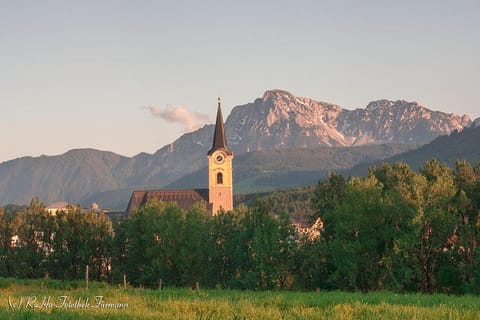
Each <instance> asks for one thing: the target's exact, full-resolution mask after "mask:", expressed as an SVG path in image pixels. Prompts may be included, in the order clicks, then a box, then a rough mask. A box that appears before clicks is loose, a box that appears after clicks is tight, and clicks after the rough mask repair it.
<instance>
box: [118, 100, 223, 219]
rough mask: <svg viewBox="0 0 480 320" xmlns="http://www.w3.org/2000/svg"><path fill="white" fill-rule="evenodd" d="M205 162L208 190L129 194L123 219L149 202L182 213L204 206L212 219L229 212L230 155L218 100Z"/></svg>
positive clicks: (149, 191)
mask: <svg viewBox="0 0 480 320" xmlns="http://www.w3.org/2000/svg"><path fill="white" fill-rule="evenodd" d="M207 159H208V189H182V190H138V191H133V193H132V196H131V197H130V201H129V203H128V206H127V210H126V215H127V217H128V216H130V215H131V214H132V213H133V212H135V210H137V209H138V208H139V207H141V206H143V205H145V204H146V203H147V202H148V201H149V200H152V199H154V200H158V201H165V202H175V203H176V204H177V205H178V206H179V207H180V208H182V209H185V210H188V209H190V208H191V207H192V206H193V205H194V204H195V203H197V202H200V203H204V204H205V207H206V208H207V210H208V211H210V212H211V213H212V215H216V214H217V213H218V212H219V211H220V210H225V211H230V210H232V209H233V169H232V161H233V152H232V151H231V150H230V149H229V148H228V145H227V137H226V134H225V128H224V125H223V116H222V108H221V100H220V98H218V110H217V120H216V123H215V133H214V135H213V144H212V148H211V149H210V150H209V151H208V152H207Z"/></svg>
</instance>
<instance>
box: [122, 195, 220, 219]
mask: <svg viewBox="0 0 480 320" xmlns="http://www.w3.org/2000/svg"><path fill="white" fill-rule="evenodd" d="M208 198H209V195H208V189H184V190H137V191H133V193H132V196H131V198H130V202H129V203H128V206H127V211H126V214H127V216H130V215H131V214H132V213H133V212H134V211H135V210H137V209H138V208H140V207H141V206H143V205H145V204H146V203H147V202H148V201H149V200H151V199H155V200H158V201H165V202H175V203H176V204H177V205H178V206H179V207H180V208H182V209H185V210H188V209H190V208H192V207H193V205H194V204H195V203H197V202H203V203H205V206H206V208H207V210H211V208H210V207H211V204H210V203H209V201H208Z"/></svg>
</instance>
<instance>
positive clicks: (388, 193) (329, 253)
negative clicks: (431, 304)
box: [0, 160, 480, 293]
mask: <svg viewBox="0 0 480 320" xmlns="http://www.w3.org/2000/svg"><path fill="white" fill-rule="evenodd" d="M282 198H285V199H288V198H289V197H288V196H282ZM279 199H281V198H279V197H272V198H270V199H268V198H267V199H262V200H261V201H258V202H256V203H254V204H252V205H249V206H245V205H239V206H237V207H236V208H235V209H234V210H233V211H232V212H221V213H220V214H218V215H216V216H211V214H210V213H209V212H207V211H206V210H205V208H204V207H203V206H201V205H198V206H195V207H193V208H191V209H190V210H187V211H185V210H183V209H181V208H179V207H178V206H176V205H175V204H174V203H164V202H155V201H152V202H149V203H147V204H146V205H145V206H143V207H141V208H139V209H138V210H137V211H136V212H135V213H134V214H133V215H132V216H131V217H130V218H129V219H125V220H113V221H111V220H110V219H108V218H106V217H105V216H104V215H103V214H102V213H96V212H84V211H82V210H80V209H79V208H72V210H69V211H68V212H58V213H57V214H56V215H50V214H48V213H46V211H45V207H44V206H43V205H42V204H41V203H39V202H38V201H37V200H33V201H32V203H31V204H30V206H28V207H23V208H22V207H20V208H16V210H5V212H4V211H2V210H0V247H1V248H0V257H1V261H0V276H4V277H5V276H10V277H29V278H36V277H44V276H45V275H46V274H47V273H48V276H50V277H54V278H59V279H80V278H82V277H84V269H85V265H87V264H88V265H89V266H90V271H91V274H90V278H91V279H97V280H103V281H111V282H116V283H118V282H120V281H121V279H122V277H123V275H126V277H127V279H128V282H129V283H130V284H132V285H135V286H144V287H156V286H157V285H158V282H159V280H160V279H162V282H163V283H164V284H165V285H171V286H193V285H194V284H195V283H197V282H198V283H200V284H201V286H202V287H212V288H236V289H253V290H267V289H269V290H270V289H295V290H317V289H322V290H324V289H326V290H335V289H340V290H361V291H372V290H389V291H395V292H415V291H421V292H447V293H479V292H478V291H479V290H480V289H479V288H480V251H479V248H478V243H479V230H480V164H477V165H476V166H475V167H472V165H471V164H469V163H468V162H465V161H458V162H457V164H456V167H455V168H454V169H453V170H452V169H450V168H449V167H448V166H447V165H445V164H442V163H439V162H438V161H436V160H431V161H428V162H426V163H425V164H424V166H422V167H421V168H420V170H419V171H418V172H415V171H413V170H412V169H411V168H409V167H408V165H406V164H404V163H396V164H394V165H390V164H383V165H381V166H378V167H372V168H370V170H369V173H368V175H367V176H366V177H350V178H348V179H347V178H345V177H344V176H342V175H340V174H330V175H329V176H327V177H326V178H325V179H323V180H321V181H319V183H318V185H317V186H316V187H315V188H314V189H313V192H312V193H311V197H310V199H309V200H308V201H310V205H311V209H310V210H309V217H308V218H309V219H310V221H311V223H312V224H313V227H311V228H308V229H301V228H298V227H296V226H294V225H292V224H291V220H290V218H291V217H290V215H289V212H284V211H282V210H280V209H279V207H280V206H279V204H278V201H279ZM285 208H286V207H285ZM14 235H16V236H18V243H12V236H14Z"/></svg>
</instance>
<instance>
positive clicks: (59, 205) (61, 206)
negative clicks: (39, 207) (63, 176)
mask: <svg viewBox="0 0 480 320" xmlns="http://www.w3.org/2000/svg"><path fill="white" fill-rule="evenodd" d="M68 205H69V204H68V202H65V201H60V202H55V203H52V204H51V205H49V206H48V207H47V208H46V209H47V210H56V209H65V208H66V207H67V206H68Z"/></svg>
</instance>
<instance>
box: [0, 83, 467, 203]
mask: <svg viewBox="0 0 480 320" xmlns="http://www.w3.org/2000/svg"><path fill="white" fill-rule="evenodd" d="M470 125H472V121H471V120H470V118H469V117H468V116H466V115H463V116H459V115H456V114H447V113H443V112H439V111H432V110H430V109H428V108H426V107H424V106H422V105H420V104H419V103H417V102H407V101H404V100H398V101H390V100H378V101H374V102H371V103H369V104H368V105H367V106H366V107H365V108H358V109H355V110H347V109H344V108H341V107H340V106H337V105H334V104H331V103H326V102H319V101H315V100H312V99H310V98H302V97H296V96H294V95H292V94H291V93H289V92H287V91H283V90H270V91H267V92H265V93H264V94H263V96H262V97H261V98H258V99H256V100H255V101H253V102H251V103H247V104H245V105H240V106H236V107H234V108H233V109H232V112H231V114H230V115H229V116H228V118H227V120H226V123H225V128H226V133H227V139H228V143H229V146H230V148H231V149H232V150H233V151H234V152H235V159H234V170H235V181H236V185H235V188H236V189H235V190H239V191H241V192H247V191H253V190H259V189H262V188H267V187H269V188H272V187H274V186H275V185H277V187H282V186H283V187H285V186H290V185H297V182H295V181H297V180H301V181H303V182H304V183H305V181H306V180H305V179H306V178H308V179H307V180H308V181H309V182H310V181H313V179H318V178H320V177H321V173H322V172H323V173H324V172H326V171H331V170H343V169H347V168H350V167H353V166H355V165H358V164H360V163H364V162H365V163H366V162H368V163H370V162H373V161H376V160H381V159H384V158H388V157H392V156H394V155H398V154H400V153H402V152H404V151H407V150H411V149H413V148H415V147H418V146H421V145H423V144H426V143H429V142H431V141H432V140H434V139H435V138H436V137H438V136H440V135H448V134H450V133H452V132H455V131H461V130H462V129H464V128H466V127H468V126H470ZM213 129H214V127H213V125H205V126H204V127H203V128H200V129H198V130H196V131H194V132H190V133H187V134H184V135H183V136H181V137H180V138H179V139H177V140H176V141H174V142H173V143H171V144H169V145H166V146H164V147H162V148H161V149H159V150H158V151H157V152H155V153H154V154H147V153H141V154H138V155H136V156H134V157H124V156H120V155H117V154H115V153H112V152H106V151H98V150H92V149H78V150H71V151H68V152H67V153H65V154H63V155H59V156H41V157H23V158H19V159H15V160H11V161H7V162H3V163H0V205H6V204H8V203H16V204H25V203H29V202H30V200H31V199H32V197H34V196H38V197H39V198H40V200H41V201H44V202H45V203H51V202H55V201H58V200H66V201H68V202H71V203H80V204H82V205H89V204H90V203H91V202H93V201H96V202H99V203H100V205H102V206H109V207H113V208H116V209H123V207H122V206H123V205H124V203H125V202H126V201H128V197H129V194H130V192H131V190H133V189H145V188H164V187H167V186H168V187H195V186H196V185H197V184H201V182H202V181H204V180H202V179H203V178H202V172H203V171H205V170H203V171H202V169H203V168H204V167H205V166H206V152H207V150H208V149H209V147H210V145H211V141H212V136H213ZM312 172H317V173H318V174H317V175H312V174H311V173H312ZM302 175H303V176H302ZM289 177H290V178H289ZM299 177H300V178H299ZM302 177H304V178H302ZM205 181H206V180H205Z"/></svg>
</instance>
